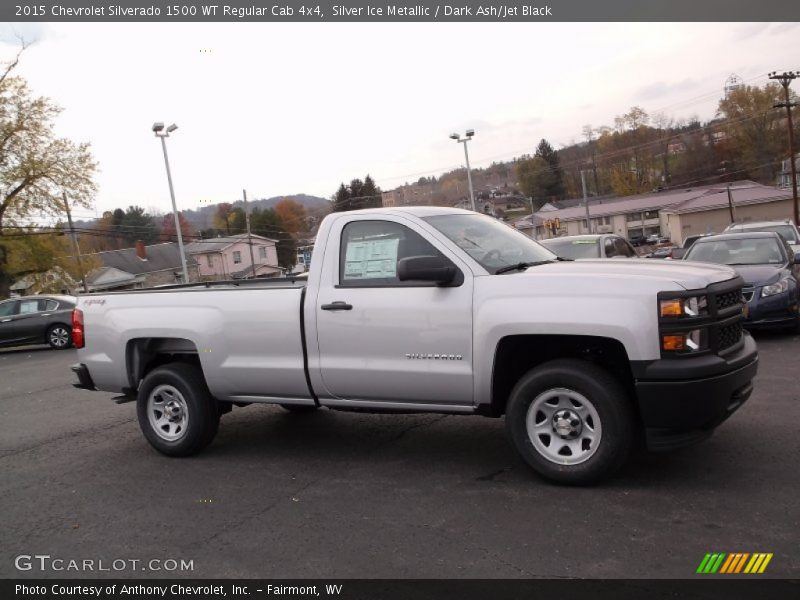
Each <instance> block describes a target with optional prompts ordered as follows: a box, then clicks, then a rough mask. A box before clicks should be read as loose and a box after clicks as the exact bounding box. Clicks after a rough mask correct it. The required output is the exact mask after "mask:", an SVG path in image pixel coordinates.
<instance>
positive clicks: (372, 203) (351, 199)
mask: <svg viewBox="0 0 800 600" xmlns="http://www.w3.org/2000/svg"><path fill="white" fill-rule="evenodd" d="M379 206H382V202H381V189H380V188H379V187H378V186H377V185H375V181H374V180H373V179H372V177H370V176H369V175H367V176H366V177H365V178H364V181H361V180H360V179H353V180H352V181H351V182H350V185H348V186H345V184H344V183H342V184H341V185H340V186H339V189H338V190H337V191H336V193H335V194H334V195H333V210H334V212H343V211H346V210H358V209H361V208H375V207H379Z"/></svg>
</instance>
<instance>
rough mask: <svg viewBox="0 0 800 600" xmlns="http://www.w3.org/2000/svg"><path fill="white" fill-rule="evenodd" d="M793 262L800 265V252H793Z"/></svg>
mask: <svg viewBox="0 0 800 600" xmlns="http://www.w3.org/2000/svg"><path fill="white" fill-rule="evenodd" d="M794 264H796V265H800V252H795V253H794Z"/></svg>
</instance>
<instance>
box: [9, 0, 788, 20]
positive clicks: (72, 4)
mask: <svg viewBox="0 0 800 600" xmlns="http://www.w3.org/2000/svg"><path fill="white" fill-rule="evenodd" d="M0 21H3V22H10V23H14V22H31V21H48V22H69V21H74V22H278V23H280V22H332V23H334V22H338V23H342V22H370V23H379V22H387V23H388V22H393V23H397V22H435V21H441V22H659V21H661V22H736V21H739V22H767V21H778V22H798V21H800V2H787V1H786V0H759V1H758V2H753V1H752V0H548V1H547V2H544V1H542V2H536V1H533V0H528V1H527V2H525V1H523V2H515V1H509V0H506V1H495V0H489V1H484V2H474V1H470V0H468V1H466V2H451V3H441V2H430V1H429V2H423V1H418V2H381V1H379V0H372V1H368V0H353V1H347V0H307V1H306V0H289V1H285V2H258V1H255V2H254V1H253V0H235V1H229V2H214V1H213V0H208V1H194V0H184V1H182V2H181V1H180V0H127V1H125V0H117V1H116V2H114V1H109V2H105V1H102V0H34V1H33V2H13V0H12V2H3V3H0Z"/></svg>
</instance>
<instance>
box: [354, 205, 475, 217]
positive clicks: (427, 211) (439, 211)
mask: <svg viewBox="0 0 800 600" xmlns="http://www.w3.org/2000/svg"><path fill="white" fill-rule="evenodd" d="M373 213H374V214H381V215H385V214H387V213H388V214H406V215H412V216H415V217H420V218H424V217H436V216H439V215H475V214H480V213H475V212H473V211H471V210H464V209H463V208H450V207H447V206H387V207H386V208H365V209H362V210H351V211H348V212H347V214H351V215H353V214H359V215H361V214H367V215H368V214H373Z"/></svg>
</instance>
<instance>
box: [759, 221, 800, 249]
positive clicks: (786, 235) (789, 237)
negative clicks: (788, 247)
mask: <svg viewBox="0 0 800 600" xmlns="http://www.w3.org/2000/svg"><path fill="white" fill-rule="evenodd" d="M748 231H774V232H775V233H779V234H780V235H781V236H782V237H783V239H785V240H786V241H787V242H789V243H790V244H796V243H797V242H798V239H797V235H796V234H795V231H794V227H792V226H791V225H767V226H765V227H759V228H758V229H757V230H756V228H753V229H752V230H750V229H748Z"/></svg>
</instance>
